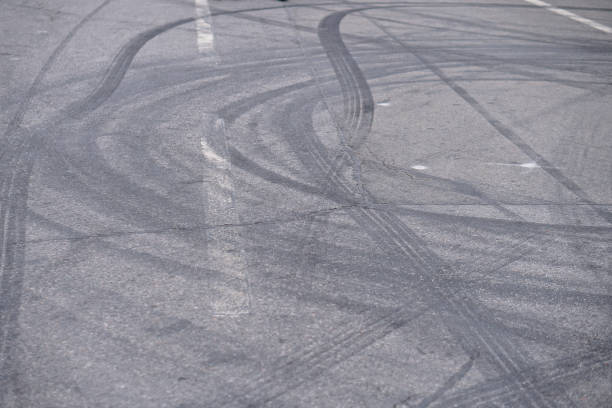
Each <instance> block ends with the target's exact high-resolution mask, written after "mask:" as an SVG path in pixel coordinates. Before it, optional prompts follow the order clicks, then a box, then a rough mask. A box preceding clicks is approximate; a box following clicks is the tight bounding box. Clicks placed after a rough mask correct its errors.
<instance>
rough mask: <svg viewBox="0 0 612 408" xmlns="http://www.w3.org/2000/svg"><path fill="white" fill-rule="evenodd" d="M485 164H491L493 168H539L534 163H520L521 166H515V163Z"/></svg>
mask: <svg viewBox="0 0 612 408" xmlns="http://www.w3.org/2000/svg"><path fill="white" fill-rule="evenodd" d="M486 164H493V165H495V166H512V167H523V168H526V169H537V168H540V167H541V166H540V165H539V164H538V163H535V162H529V163H522V164H517V163H486Z"/></svg>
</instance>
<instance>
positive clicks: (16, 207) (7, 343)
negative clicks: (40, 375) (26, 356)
mask: <svg viewBox="0 0 612 408" xmlns="http://www.w3.org/2000/svg"><path fill="white" fill-rule="evenodd" d="M111 1H113V0H105V1H103V2H102V3H100V4H99V5H98V7H96V8H95V9H94V10H93V11H91V12H90V13H89V14H87V15H86V16H85V17H83V18H82V19H81V20H80V21H79V22H78V23H77V24H76V25H75V26H74V27H73V28H72V29H71V30H70V31H69V32H68V34H67V35H66V36H65V37H64V38H63V39H62V41H61V42H60V43H59V44H58V45H57V46H56V48H55V49H54V50H53V52H52V53H51V55H50V56H49V57H48V59H47V60H46V61H45V64H44V65H43V66H42V68H41V69H40V71H39V72H38V74H37V75H36V77H35V78H34V81H33V82H32V84H31V85H30V88H29V89H28V91H27V93H26V96H25V98H24V99H23V100H22V101H21V103H20V104H19V107H18V109H17V112H16V113H15V115H14V116H13V117H12V119H11V120H10V122H9V124H8V127H7V129H6V131H5V133H4V135H3V136H4V139H5V143H6V144H5V146H7V147H6V148H5V149H3V150H2V152H1V153H0V160H2V162H3V164H2V166H3V167H4V168H5V169H7V170H5V169H2V170H3V171H2V173H3V174H2V176H3V185H4V186H5V187H7V190H5V191H6V196H4V197H2V202H0V204H2V213H1V214H0V215H1V218H0V226H2V240H1V241H2V242H1V247H0V265H1V266H2V270H0V273H1V274H2V275H1V283H0V296H1V297H0V364H1V365H2V366H1V369H2V374H1V377H0V403H4V402H6V401H7V399H8V398H10V397H11V394H12V398H13V399H14V400H15V401H16V403H18V404H19V400H20V399H21V396H20V395H19V394H20V391H21V390H20V388H19V384H18V382H19V378H18V372H17V370H16V368H17V356H16V354H15V348H16V347H17V338H18V335H19V321H18V319H19V311H20V308H21V297H22V293H23V279H24V267H25V251H26V238H25V229H26V218H27V201H28V187H29V179H30V174H31V171H32V168H33V165H34V161H35V157H36V151H35V148H36V145H37V142H39V140H38V139H39V136H38V135H35V134H34V132H33V131H23V130H22V129H20V128H21V124H22V122H23V119H24V116H25V113H26V112H27V110H28V108H29V107H30V104H31V102H32V100H33V99H34V97H35V96H36V94H37V93H38V92H39V88H40V86H41V84H42V81H43V80H44V79H45V77H46V74H47V72H48V71H49V70H50V69H51V67H52V66H53V64H54V63H55V61H56V60H57V58H58V57H59V55H60V54H61V53H62V52H63V50H64V49H65V48H66V46H67V45H68V43H69V42H70V40H72V38H73V37H74V36H75V34H76V33H77V32H78V31H79V30H80V29H81V28H82V27H83V26H84V25H85V24H86V23H87V22H88V21H89V20H91V19H92V18H93V17H94V16H95V15H96V14H97V13H98V12H99V11H100V10H102V9H103V8H104V7H106V6H107V5H108V4H109V3H110V2H111ZM11 153H12V154H11Z"/></svg>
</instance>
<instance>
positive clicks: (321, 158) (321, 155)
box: [287, 106, 384, 238]
mask: <svg viewBox="0 0 612 408" xmlns="http://www.w3.org/2000/svg"><path fill="white" fill-rule="evenodd" d="M294 108H296V106H290V107H288V109H287V110H288V111H291V110H292V109H294ZM302 116H304V115H302ZM314 147H315V148H316V147H319V146H316V144H315V146H314ZM298 150H301V149H298ZM317 153H320V155H317V156H318V157H317V159H318V160H317V161H319V162H320V160H322V161H323V162H325V154H324V150H323V149H321V150H319V151H318V152H317ZM343 187H344V186H343V185H340V189H342V190H343V192H344V193H350V189H348V188H343ZM381 238H384V236H381Z"/></svg>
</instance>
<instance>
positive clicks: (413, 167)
mask: <svg viewBox="0 0 612 408" xmlns="http://www.w3.org/2000/svg"><path fill="white" fill-rule="evenodd" d="M410 168H411V169H415V170H427V166H423V165H422V164H415V165H414V166H410Z"/></svg>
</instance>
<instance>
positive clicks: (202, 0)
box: [195, 0, 215, 54]
mask: <svg viewBox="0 0 612 408" xmlns="http://www.w3.org/2000/svg"><path fill="white" fill-rule="evenodd" d="M195 9H196V16H197V17H198V19H197V20H196V30H197V40H198V51H199V52H200V53H202V54H207V53H210V52H211V51H212V50H213V48H214V46H215V44H214V40H215V38H214V36H213V32H212V26H211V25H210V23H209V20H210V9H209V8H208V0H195Z"/></svg>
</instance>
